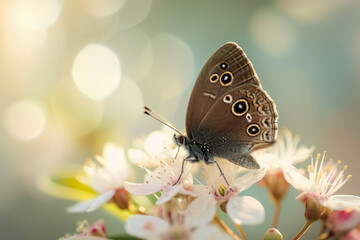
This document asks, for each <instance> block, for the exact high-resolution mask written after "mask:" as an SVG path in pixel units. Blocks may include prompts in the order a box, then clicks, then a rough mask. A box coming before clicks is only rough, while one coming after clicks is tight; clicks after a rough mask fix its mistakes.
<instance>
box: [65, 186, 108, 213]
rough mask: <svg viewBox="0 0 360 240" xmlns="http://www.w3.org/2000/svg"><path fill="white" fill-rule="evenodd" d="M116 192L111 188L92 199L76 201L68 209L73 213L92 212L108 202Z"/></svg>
mask: <svg viewBox="0 0 360 240" xmlns="http://www.w3.org/2000/svg"><path fill="white" fill-rule="evenodd" d="M114 194H115V190H109V191H107V192H104V193H103V194H101V195H99V196H98V197H96V198H94V199H92V200H89V201H85V202H79V203H76V204H74V205H72V206H70V207H68V208H67V211H68V212H71V213H79V212H92V211H94V210H96V209H98V208H99V207H101V206H102V205H103V204H104V203H106V202H108V201H109V200H110V199H111V198H112V197H113V196H114Z"/></svg>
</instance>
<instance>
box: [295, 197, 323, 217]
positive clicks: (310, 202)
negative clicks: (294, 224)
mask: <svg viewBox="0 0 360 240" xmlns="http://www.w3.org/2000/svg"><path fill="white" fill-rule="evenodd" d="M299 200H300V201H301V202H302V203H304V204H305V213H304V216H305V219H306V220H307V221H309V222H315V221H317V220H319V219H320V217H321V216H322V215H323V214H324V213H325V211H326V207H324V206H323V205H321V204H320V203H319V201H318V200H317V199H316V198H315V197H314V196H312V195H310V194H304V195H303V196H301V197H300V198H299Z"/></svg>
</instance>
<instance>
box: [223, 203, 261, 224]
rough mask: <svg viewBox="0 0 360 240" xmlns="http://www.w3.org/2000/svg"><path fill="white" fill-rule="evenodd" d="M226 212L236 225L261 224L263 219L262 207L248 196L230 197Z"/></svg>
mask: <svg viewBox="0 0 360 240" xmlns="http://www.w3.org/2000/svg"><path fill="white" fill-rule="evenodd" d="M226 211H227V213H228V214H229V217H230V218H231V219H232V220H233V221H234V222H235V223H236V224H244V225H255V224H259V223H261V222H263V221H264V218H265V210H264V207H263V206H262V205H261V203H260V202H259V201H258V200H256V199H255V198H253V197H250V196H244V197H237V196H233V197H230V199H229V201H228V203H227V204H226Z"/></svg>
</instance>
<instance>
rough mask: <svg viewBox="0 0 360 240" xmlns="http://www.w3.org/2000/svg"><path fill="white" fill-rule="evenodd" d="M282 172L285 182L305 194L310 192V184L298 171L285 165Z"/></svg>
mask: <svg viewBox="0 0 360 240" xmlns="http://www.w3.org/2000/svg"><path fill="white" fill-rule="evenodd" d="M283 171H284V176H285V179H286V181H287V182H288V183H290V184H291V185H292V186H293V187H294V188H296V189H298V190H301V191H305V192H309V191H311V182H310V181H309V179H307V178H306V177H305V176H304V175H303V174H302V173H301V171H300V170H299V169H297V168H296V167H294V166H292V165H287V166H284V168H283Z"/></svg>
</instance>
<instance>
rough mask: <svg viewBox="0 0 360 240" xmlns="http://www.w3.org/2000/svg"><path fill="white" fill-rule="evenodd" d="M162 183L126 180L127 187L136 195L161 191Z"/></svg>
mask: <svg viewBox="0 0 360 240" xmlns="http://www.w3.org/2000/svg"><path fill="white" fill-rule="evenodd" d="M161 188H162V185H160V182H159V184H147V183H131V182H125V189H126V190H127V191H128V192H129V193H131V194H134V195H149V194H153V193H156V192H158V191H160V190H161Z"/></svg>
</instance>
